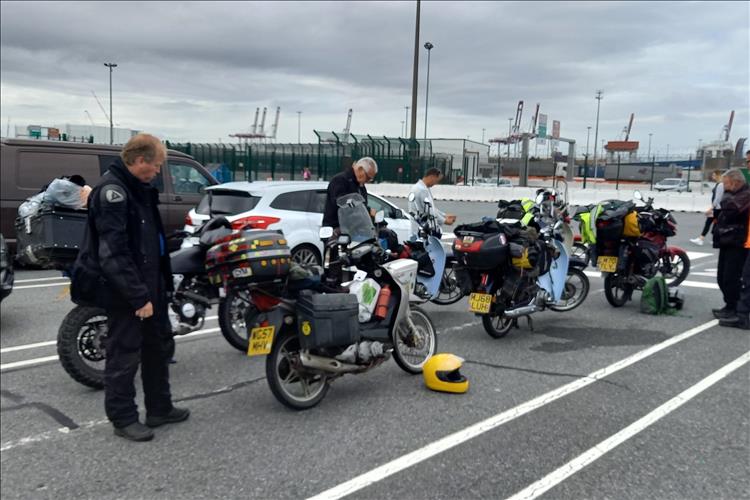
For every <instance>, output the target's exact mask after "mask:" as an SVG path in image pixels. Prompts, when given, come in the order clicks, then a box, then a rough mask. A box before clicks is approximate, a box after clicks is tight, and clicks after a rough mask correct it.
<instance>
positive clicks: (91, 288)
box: [71, 134, 190, 441]
mask: <svg viewBox="0 0 750 500" xmlns="http://www.w3.org/2000/svg"><path fill="white" fill-rule="evenodd" d="M166 157H167V152H166V148H165V147H164V145H163V144H162V143H161V142H160V141H159V139H158V138H156V137H154V136H152V135H148V134H138V135H136V136H134V137H133V138H132V139H130V141H128V143H127V144H126V145H125V147H124V148H123V150H122V152H121V153H120V158H118V159H117V160H115V161H114V162H113V163H112V165H110V167H109V170H108V171H107V172H106V173H105V174H104V176H102V179H101V180H100V181H99V184H98V185H97V186H96V187H95V188H94V190H93V191H92V192H91V195H90V196H89V205H88V206H89V217H88V227H87V232H86V236H85V239H84V242H83V244H82V246H81V251H80V252H79V255H78V259H77V261H76V264H75V266H74V269H73V278H72V286H71V296H72V298H73V300H74V301H76V302H79V303H81V302H94V303H96V304H97V305H99V306H101V307H104V308H105V309H106V311H107V327H108V329H109V331H108V335H107V342H106V345H105V350H106V353H107V359H106V364H105V368H104V407H105V410H106V414H107V418H109V420H110V421H111V422H112V424H113V426H114V433H115V435H117V436H121V437H124V438H126V439H130V440H133V441H149V440H151V439H153V437H154V434H153V431H152V430H151V429H150V428H151V427H158V426H160V425H163V424H166V423H172V422H180V421H183V420H185V419H187V418H188V416H189V415H190V411H189V410H187V409H182V408H176V407H174V406H173V405H172V395H171V393H170V388H169V359H170V357H171V353H172V352H173V351H174V340H173V338H172V332H171V326H170V322H169V317H168V315H167V307H168V300H167V293H168V292H169V291H171V290H172V273H171V269H170V263H169V252H168V251H167V245H166V239H165V236H164V229H163V226H162V222H161V217H160V215H159V210H158V207H157V204H158V202H159V193H158V192H157V190H156V188H154V187H152V186H151V185H150V182H151V181H152V180H154V179H155V178H156V176H157V175H158V174H159V171H160V169H161V166H162V164H163V163H164V162H165V161H166ZM139 364H140V366H141V379H142V381H143V394H144V399H145V405H146V425H145V426H144V425H143V424H141V423H140V421H139V419H138V407H137V405H136V403H135V374H136V372H137V371H138V366H139Z"/></svg>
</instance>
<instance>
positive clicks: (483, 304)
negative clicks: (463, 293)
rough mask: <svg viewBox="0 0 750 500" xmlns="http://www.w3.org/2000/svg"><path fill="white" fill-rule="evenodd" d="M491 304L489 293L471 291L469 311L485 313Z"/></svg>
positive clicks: (488, 310)
mask: <svg viewBox="0 0 750 500" xmlns="http://www.w3.org/2000/svg"><path fill="white" fill-rule="evenodd" d="M491 306H492V295H490V294H489V293H472V294H471V295H469V311H471V312H473V313H479V314H487V313H488V312H490V307H491Z"/></svg>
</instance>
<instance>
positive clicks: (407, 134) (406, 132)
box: [404, 106, 409, 137]
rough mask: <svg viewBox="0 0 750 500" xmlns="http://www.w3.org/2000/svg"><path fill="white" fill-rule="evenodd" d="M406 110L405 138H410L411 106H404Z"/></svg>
mask: <svg viewBox="0 0 750 500" xmlns="http://www.w3.org/2000/svg"><path fill="white" fill-rule="evenodd" d="M404 108H405V109H406V124H405V125H404V126H405V127H406V128H405V129H404V132H405V134H404V137H409V106H404Z"/></svg>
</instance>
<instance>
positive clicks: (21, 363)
mask: <svg viewBox="0 0 750 500" xmlns="http://www.w3.org/2000/svg"><path fill="white" fill-rule="evenodd" d="M220 330H221V328H207V329H205V330H198V331H197V332H193V333H188V334H187V335H180V336H179V337H175V341H176V342H179V341H180V339H186V338H188V337H197V336H199V335H206V334H208V333H215V332H218V331H220ZM58 359H60V358H59V356H45V357H43V358H34V359H26V360H24V361H15V362H13V363H5V364H0V372H4V371H6V370H11V369H13V368H21V367H24V366H33V365H40V364H43V363H47V362H49V361H56V360H58Z"/></svg>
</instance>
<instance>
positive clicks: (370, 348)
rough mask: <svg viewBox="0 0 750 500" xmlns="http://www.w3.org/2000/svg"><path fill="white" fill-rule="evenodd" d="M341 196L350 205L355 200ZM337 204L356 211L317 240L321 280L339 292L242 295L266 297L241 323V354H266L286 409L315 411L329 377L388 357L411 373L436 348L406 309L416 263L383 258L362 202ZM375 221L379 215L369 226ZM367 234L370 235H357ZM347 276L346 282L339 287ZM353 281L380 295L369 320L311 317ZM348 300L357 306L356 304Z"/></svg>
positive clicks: (429, 330) (341, 297)
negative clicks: (322, 242)
mask: <svg viewBox="0 0 750 500" xmlns="http://www.w3.org/2000/svg"><path fill="white" fill-rule="evenodd" d="M348 196H350V197H352V198H353V199H355V200H356V197H358V195H348ZM360 200H361V197H360ZM341 203H342V202H340V207H341ZM345 203H348V204H350V206H349V208H350V209H351V211H350V212H351V213H353V212H357V211H360V212H361V211H364V213H363V214H360V217H353V218H351V219H348V218H347V216H346V215H345V214H344V213H343V212H342V211H341V209H340V211H339V222H340V224H341V226H340V228H339V229H340V235H339V236H338V237H337V238H331V235H332V234H333V230H332V229H331V228H330V227H324V228H321V230H320V236H321V239H326V240H328V242H327V244H326V255H325V258H324V265H325V267H326V270H325V272H326V280H325V281H326V283H334V284H335V283H341V287H340V289H339V290H338V291H339V293H327V294H311V293H310V292H309V291H306V290H302V291H300V292H299V293H298V294H297V297H296V298H290V297H283V296H280V295H278V294H273V293H270V292H269V291H268V290H264V289H263V288H262V286H254V287H251V289H250V293H251V294H253V295H254V296H256V297H266V301H265V304H263V305H262V307H261V306H259V305H258V304H256V306H258V309H259V310H260V314H256V315H254V316H252V317H250V316H248V318H247V322H248V329H249V337H250V345H249V349H248V355H249V356H254V355H266V378H267V381H268V385H269V388H270V390H271V392H272V393H273V395H274V397H276V399H277V400H278V401H279V402H281V403H282V404H283V405H285V406H287V407H289V408H291V409H294V410H305V409H309V408H312V407H314V406H316V405H317V404H318V403H320V401H321V400H322V399H323V398H324V397H325V395H326V393H327V392H328V389H329V386H330V384H331V382H333V381H334V380H335V379H337V378H339V377H341V376H343V375H345V374H350V373H353V374H357V373H364V372H367V371H369V370H371V369H373V368H375V367H377V366H379V365H381V364H382V363H384V362H385V361H387V360H388V359H389V358H390V356H391V354H392V355H393V358H394V360H395V361H396V363H397V364H398V366H399V367H400V368H401V369H402V370H404V371H406V372H407V373H410V374H419V373H421V372H422V366H423V365H424V363H425V362H426V361H427V360H428V359H429V358H430V357H431V356H432V355H433V354H435V352H436V349H437V335H436V331H435V326H434V325H433V323H432V321H431V320H430V318H429V316H428V315H427V313H426V312H424V311H423V310H422V309H420V308H419V307H417V306H414V305H412V304H410V301H413V300H416V299H417V297H416V296H414V295H413V293H414V288H415V284H416V276H417V262H416V261H414V260H411V259H396V260H392V259H389V257H390V256H389V255H388V250H384V249H382V248H381V247H380V246H379V245H378V243H377V241H376V238H375V230H374V227H370V228H368V227H363V225H367V224H368V223H369V225H370V226H372V221H371V220H370V219H369V214H367V211H366V209H365V208H364V204H363V203H364V202H363V200H362V201H360V202H357V201H354V202H352V201H348V202H345ZM360 209H361V210H360ZM382 218H383V214H382V212H379V213H378V214H377V215H376V221H378V219H382ZM348 220H349V221H350V222H351V223H350V222H347V221H348ZM354 221H358V222H354ZM355 225H357V226H358V227H354V226H355ZM370 233H371V234H372V237H362V236H361V235H363V234H370ZM350 277H352V280H351V281H349V282H347V281H344V280H346V279H348V278H350ZM370 280H372V281H370ZM357 281H360V282H362V286H364V282H370V283H372V282H374V283H376V284H377V286H378V287H379V290H380V291H379V294H378V295H377V298H378V301H377V307H376V309H375V312H373V313H372V316H371V317H369V319H368V318H367V317H366V316H365V317H364V318H363V317H359V318H357V317H356V316H355V318H354V324H352V318H351V315H348V316H346V317H341V316H340V314H337V310H338V309H336V308H331V307H329V308H328V309H329V310H328V312H325V313H324V312H321V311H322V310H321V311H318V312H316V310H315V308H314V307H313V306H314V304H315V303H316V300H317V301H324V299H325V302H335V303H349V302H352V298H354V295H353V294H351V293H348V290H347V288H348V287H352V286H353V284H354V283H355V282H357ZM386 290H387V292H386ZM354 302H355V304H356V303H357V301H356V298H355V300H354ZM321 307H322V306H321ZM355 307H358V306H356V305H355ZM311 308H312V309H311ZM379 308H380V309H379ZM360 310H361V309H360ZM376 313H377V314H376ZM321 315H325V316H326V318H322V317H321ZM357 319H359V320H360V321H357ZM363 319H364V321H362V320H363ZM334 325H335V326H334Z"/></svg>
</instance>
